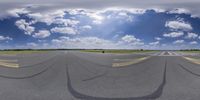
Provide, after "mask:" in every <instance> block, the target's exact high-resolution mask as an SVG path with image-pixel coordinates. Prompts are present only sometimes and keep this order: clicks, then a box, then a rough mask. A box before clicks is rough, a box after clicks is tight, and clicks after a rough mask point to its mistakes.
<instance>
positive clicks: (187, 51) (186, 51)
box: [178, 50, 200, 53]
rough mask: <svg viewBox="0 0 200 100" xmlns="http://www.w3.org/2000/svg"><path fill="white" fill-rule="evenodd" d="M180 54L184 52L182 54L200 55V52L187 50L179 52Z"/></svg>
mask: <svg viewBox="0 0 200 100" xmlns="http://www.w3.org/2000/svg"><path fill="white" fill-rule="evenodd" d="M178 52H180V53H181V52H182V53H200V51H189V50H185V51H178Z"/></svg>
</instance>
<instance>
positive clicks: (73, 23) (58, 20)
mask: <svg viewBox="0 0 200 100" xmlns="http://www.w3.org/2000/svg"><path fill="white" fill-rule="evenodd" d="M78 23H80V22H79V21H78V20H72V19H65V18H56V19H54V20H53V22H52V24H58V25H64V26H71V27H74V26H76V25H77V24H78Z"/></svg>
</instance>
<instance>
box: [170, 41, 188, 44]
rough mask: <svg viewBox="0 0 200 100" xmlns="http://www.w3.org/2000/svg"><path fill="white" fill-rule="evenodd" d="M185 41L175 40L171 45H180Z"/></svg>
mask: <svg viewBox="0 0 200 100" xmlns="http://www.w3.org/2000/svg"><path fill="white" fill-rule="evenodd" d="M184 42H185V41H184V40H176V41H174V42H173V44H181V43H184Z"/></svg>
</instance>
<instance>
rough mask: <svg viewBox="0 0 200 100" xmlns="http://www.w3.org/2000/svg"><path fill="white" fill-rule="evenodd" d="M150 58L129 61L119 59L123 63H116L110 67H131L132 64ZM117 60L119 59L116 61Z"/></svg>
mask: <svg viewBox="0 0 200 100" xmlns="http://www.w3.org/2000/svg"><path fill="white" fill-rule="evenodd" d="M149 58H150V57H141V58H137V59H132V60H129V61H125V59H121V61H125V62H116V63H113V64H112V67H115V68H117V67H124V66H128V65H133V64H136V63H139V62H142V61H144V60H146V59H149ZM117 60H119V59H117Z"/></svg>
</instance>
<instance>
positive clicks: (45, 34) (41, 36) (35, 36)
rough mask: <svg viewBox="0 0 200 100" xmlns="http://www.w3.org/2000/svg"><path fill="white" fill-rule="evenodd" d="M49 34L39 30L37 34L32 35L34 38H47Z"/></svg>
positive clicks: (46, 31)
mask: <svg viewBox="0 0 200 100" xmlns="http://www.w3.org/2000/svg"><path fill="white" fill-rule="evenodd" d="M50 35H51V33H50V32H49V31H48V30H40V31H39V32H38V33H35V34H34V35H33V37H34V38H46V37H49V36H50Z"/></svg>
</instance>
